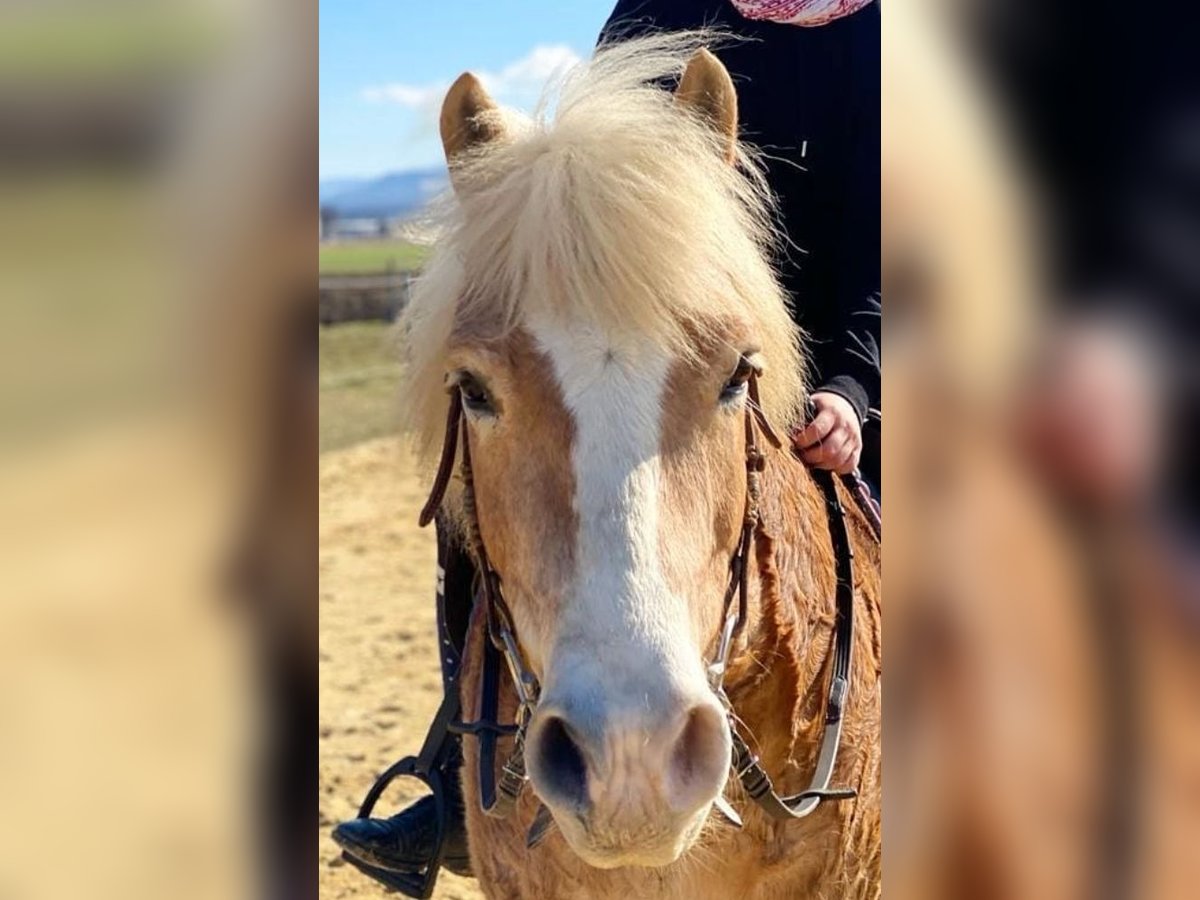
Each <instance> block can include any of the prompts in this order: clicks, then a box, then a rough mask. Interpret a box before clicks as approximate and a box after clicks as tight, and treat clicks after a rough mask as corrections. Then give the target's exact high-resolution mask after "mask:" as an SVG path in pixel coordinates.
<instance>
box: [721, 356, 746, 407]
mask: <svg viewBox="0 0 1200 900" xmlns="http://www.w3.org/2000/svg"><path fill="white" fill-rule="evenodd" d="M753 371H754V366H753V365H752V364H751V362H750V360H748V359H747V358H746V357H745V356H744V355H743V356H741V357H740V358H739V359H738V364H737V368H736V369H734V370H733V374H732V375H730V376H729V380H728V381H726V382H725V387H723V388H721V400H722V401H723V402H729V401H733V400H736V399H737V398H739V397H741V396H742V394H744V393H745V392H746V383H747V382H749V381H750V375H751V373H752V372H753Z"/></svg>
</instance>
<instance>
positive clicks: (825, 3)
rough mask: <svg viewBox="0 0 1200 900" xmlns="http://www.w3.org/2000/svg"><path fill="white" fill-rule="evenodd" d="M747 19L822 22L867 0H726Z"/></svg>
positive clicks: (854, 10)
mask: <svg viewBox="0 0 1200 900" xmlns="http://www.w3.org/2000/svg"><path fill="white" fill-rule="evenodd" d="M730 2H731V3H733V5H734V6H735V7H736V8H737V11H738V12H740V13H741V14H742V15H743V16H745V17H746V18H747V19H767V20H768V21H771V22H783V23H786V24H788V25H803V26H806V27H812V26H814V25H824V24H826V23H827V22H832V21H833V20H834V19H840V18H841V17H842V16H848V15H850V13H852V12H857V11H858V10H860V9H862V8H863V7H864V6H866V5H867V4H868V3H870V2H871V0H730Z"/></svg>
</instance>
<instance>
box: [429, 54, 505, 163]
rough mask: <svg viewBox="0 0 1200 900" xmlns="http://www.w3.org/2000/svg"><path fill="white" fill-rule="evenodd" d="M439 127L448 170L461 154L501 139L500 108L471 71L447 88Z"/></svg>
mask: <svg viewBox="0 0 1200 900" xmlns="http://www.w3.org/2000/svg"><path fill="white" fill-rule="evenodd" d="M439 124H440V129H441V133H442V147H443V149H444V150H445V151H446V161H447V162H448V163H449V164H450V166H451V168H453V167H454V159H455V157H457V156H459V155H460V154H461V153H463V152H465V151H467V150H470V149H472V148H474V147H479V146H482V145H484V144H488V143H490V142H492V141H495V140H499V139H500V138H502V137H503V136H504V125H503V123H502V122H501V120H500V107H499V106H497V105H496V101H494V100H493V99H492V98H491V97H490V96H489V95H488V92H487V91H485V90H484V89H483V85H482V84H481V83H480V82H479V79H478V78H476V77H475V76H474V75H472V74H471V73H470V72H463V73H462V74H461V75H459V76H458V80H457V81H455V82H454V84H452V85H450V90H449V91H448V92H447V93H446V99H445V100H443V101H442V116H441V121H440V123H439Z"/></svg>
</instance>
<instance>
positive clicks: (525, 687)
mask: <svg viewBox="0 0 1200 900" xmlns="http://www.w3.org/2000/svg"><path fill="white" fill-rule="evenodd" d="M760 374H761V373H760V371H759V370H755V371H752V372H751V375H750V379H749V384H748V399H747V402H746V409H745V441H746V444H745V446H746V452H745V466H746V507H745V515H744V517H743V520H742V527H741V532H740V535H739V538H738V543H737V548H736V549H735V550H734V553H733V556H732V557H731V559H730V563H729V586H728V587H727V588H726V590H725V596H724V602H723V614H722V621H721V628H720V631H719V632H718V634H717V647H716V652H715V653H714V655H713V658H712V660H711V661H710V662H709V664H708V666H707V673H708V683H709V687H710V688H711V689H712V691H713V693H715V694H716V695H717V697H718V698H719V699H720V701H721V703H722V705H723V706H724V707H725V709H726V713H727V715H728V718H729V728H730V734H731V736H732V742H733V753H732V759H731V765H732V768H733V770H734V772H735V773H736V774H737V776H738V779H739V781H740V782H741V784H742V787H743V788H744V789H745V791H746V794H747V795H748V796H749V797H750V798H751V799H752V800H754V801H755V802H756V803H757V804H758V805H759V806H760V807H761V808H762V809H763V811H764V812H765V813H766V814H767V815H769V816H771V817H772V818H774V819H781V820H785V819H799V818H803V817H805V816H807V815H809V814H810V813H811V812H813V811H814V810H815V809H816V808H817V807H818V806H819V805H820V804H821V803H822V802H823V801H826V800H842V799H846V798H850V797H853V796H855V792H854V791H853V790H852V789H830V787H829V783H830V779H831V778H832V775H833V768H834V765H835V763H836V761H837V753H838V745H839V743H840V741H841V733H842V710H843V708H844V705H845V701H846V695H847V692H848V689H849V684H850V650H851V638H852V636H853V630H854V602H853V601H854V572H853V556H854V554H853V550H852V548H851V545H850V539H849V535H848V533H847V528H846V522H845V510H844V509H843V507H842V504H841V500H840V499H839V497H838V493H837V488H836V486H835V483H834V478H833V476H832V475H831V474H830V473H829V472H824V471H820V470H813V477H814V479H815V480H816V481H817V483H818V485H819V486H820V487H821V490H822V493H823V494H824V497H825V502H826V507H827V512H828V514H829V523H830V532H831V534H832V539H833V545H834V552H835V557H836V560H837V565H836V567H837V572H836V574H837V596H836V601H837V602H836V606H837V621H836V625H835V629H834V641H833V643H834V647H833V672H832V677H831V679H830V683H829V691H828V695H827V700H826V705H825V722H824V733H823V738H822V743H821V750H820V754H819V756H818V758H817V765H816V770H815V772H814V774H813V778H812V782H811V784H810V785H809V787H808V789H807V790H805V791H803V792H801V793H799V794H795V795H793V796H780V795H779V794H778V793H776V791H775V789H774V785H773V784H772V782H771V779H770V777H769V776H768V775H767V773H766V771H765V770H764V769H763V767H762V765H761V763H760V761H759V758H758V756H757V755H755V754H754V752H753V751H752V750H751V749H750V746H749V744H748V743H747V742H746V740H745V738H743V737H742V735H741V734H740V733H739V731H738V727H737V717H736V716H735V715H734V711H733V704H732V703H731V702H730V700H729V697H728V695H727V694H726V692H725V688H724V682H725V676H726V673H727V670H728V663H729V655H730V652H731V650H732V648H733V645H734V644H735V643H736V642H737V638H738V636H739V635H740V634H741V632H742V630H743V629H744V628H745V625H746V622H747V620H748V618H749V611H748V604H749V593H750V590H749V581H750V554H751V552H752V549H753V547H754V545H755V542H756V540H757V539H758V538H759V537H761V536H762V515H761V509H760V502H761V487H760V479H761V474H762V471H763V469H764V466H765V463H766V458H765V457H764V456H763V453H762V451H761V450H760V449H759V444H758V434H759V432H761V433H762V435H763V436H764V437H765V438H766V440H767V441H768V442H769V443H770V444H771V445H772V446H773V447H775V448H776V449H778V448H780V447H781V446H782V441H781V440H780V438H779V436H778V435H777V434H776V432H775V430H774V429H773V428H772V427H771V424H770V422H769V421H768V420H767V418H766V416H765V414H764V413H763V410H762V404H761V403H760V402H759V393H758V378H759V375H760ZM460 441H461V443H462V454H461V460H462V461H461V467H460V468H461V478H462V483H463V497H462V503H463V517H462V518H463V527H464V530H465V537H466V543H467V549H468V551H469V552H470V553H471V555H472V557H473V558H474V561H475V565H476V568H477V570H478V577H479V586H478V591H477V594H476V603H477V604H479V605H480V607H481V609H480V612H481V613H482V615H483V616H484V619H485V622H486V626H487V634H488V639H489V645H488V647H487V648H486V649H485V655H484V671H483V678H482V686H481V702H480V711H479V717H478V719H477V720H476V721H474V722H462V721H455V722H451V723H450V724H449V727H448V730H449V731H452V732H456V733H459V734H470V735H474V736H476V737H479V738H480V756H479V777H480V794H481V797H480V803H481V806H482V809H483V811H484V812H485V813H487V814H488V815H490V816H496V817H503V816H506V815H507V814H508V813H510V812H511V811H512V809H513V808H514V806H515V805H516V802H517V799H518V798H519V797H520V795H521V791H522V789H523V788H524V786H525V783H526V781H527V780H528V777H527V775H526V772H525V755H524V748H525V732H526V729H527V727H528V725H529V721H530V718H531V717H532V715H533V711H534V709H535V708H536V706H537V702H538V696H539V690H540V685H539V683H538V679H537V676H536V675H534V674H533V672H532V671H530V669H529V667H528V665H527V664H526V662H525V658H524V656H523V654H522V653H521V646H520V643H519V642H518V640H517V637H516V627H515V625H514V623H513V617H512V613H511V611H510V609H509V607H508V604H507V603H506V602H505V600H504V593H503V591H502V589H501V581H500V576H499V574H498V573H497V572H496V570H495V568H494V567H493V566H492V562H491V559H490V557H489V556H488V552H487V547H486V545H485V544H484V541H483V536H482V534H481V532H480V529H479V510H478V507H477V505H476V497H475V480H474V469H473V468H472V464H471V439H470V431H469V429H468V427H467V423H466V421H465V420H464V419H463V415H462V395H461V393H460V392H459V391H458V390H457V389H455V390H453V392H452V394H451V398H450V409H449V412H448V414H447V417H446V434H445V439H444V441H443V445H442V455H441V461H440V463H439V465H438V470H437V475H436V477H435V478H434V482H433V488H432V490H431V492H430V495H429V499H428V501H427V502H426V503H425V506H424V508H423V509H422V510H421V515H420V518H419V522H420V524H421V525H422V526H425V525H428V524H429V523H430V522H431V521H432V520H433V518H434V515H435V514H436V513H437V511H438V509H439V508H440V507H441V505H442V500H443V498H444V496H445V493H446V488H447V487H448V485H449V483H450V478H451V476H452V473H453V468H454V462H455V459H456V457H457V456H458V452H457V450H458V443H459V442H460ZM497 656H500V657H502V658H503V659H504V661H505V663H506V664H507V668H508V671H509V675H510V677H511V679H512V683H513V686H514V687H515V689H516V693H517V701H518V707H517V713H516V716H515V722H514V723H513V724H511V725H503V724H500V723H499V722H498V721H497V699H496V695H497V692H498V687H499V685H498V678H497V675H496V668H497V665H498V663H497V661H496V658H497ZM498 735H511V736H512V737H513V748H512V751H511V753H510V754H509V756H508V759H507V761H506V762H505V763H504V765H503V767H502V769H501V774H500V779H499V782H498V783H497V782H496V780H495V774H494V773H495V741H496V737H497V736H498ZM717 805H718V808H719V809H720V811H721V812H722V813H723V815H725V817H726V818H728V819H730V820H731V821H732V822H733V823H734V824H737V825H740V824H741V820H740V818H739V817H738V815H737V813H736V812H734V810H733V809H732V808H731V807H730V806H729V805H728V803H726V802H725V801H724V799H723V798H718V802H717ZM550 822H551V820H550V817H549V815H548V814H547V812H546V810H545V808H542V809H540V810H539V814H538V816H537V818H536V819H535V821H534V825H533V827H532V828H531V829H530V833H529V836H528V843H529V845H530V846H533V845H535V844H536V843H538V841H540V839H541V838H542V837H543V836H544V835H545V834H546V832H547V831H548V828H549V825H550Z"/></svg>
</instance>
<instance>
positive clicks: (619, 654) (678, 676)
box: [532, 323, 703, 712]
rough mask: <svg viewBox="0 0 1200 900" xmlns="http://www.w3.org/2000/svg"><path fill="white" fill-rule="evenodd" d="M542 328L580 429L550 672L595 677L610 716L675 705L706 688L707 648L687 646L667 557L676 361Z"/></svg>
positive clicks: (601, 338)
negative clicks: (667, 405) (663, 489)
mask: <svg viewBox="0 0 1200 900" xmlns="http://www.w3.org/2000/svg"><path fill="white" fill-rule="evenodd" d="M532 330H533V333H534V336H535V338H536V339H537V341H538V342H539V344H540V345H541V347H542V349H543V351H544V352H545V353H546V354H547V355H548V356H549V357H550V359H551V361H552V363H553V366H554V370H555V374H556V376H557V379H558V383H559V386H560V388H561V391H562V396H563V400H564V402H565V405H566V408H567V411H568V412H569V413H570V415H571V417H572V418H573V420H574V424H575V442H574V447H573V449H572V469H573V472H574V478H575V497H574V507H575V513H576V517H577V521H578V532H577V535H576V545H575V560H576V567H575V573H574V581H573V583H572V585H571V586H570V588H569V589H568V593H567V596H565V597H564V598H563V607H562V609H561V610H560V611H559V618H558V628H557V632H558V634H557V638H556V643H555V647H554V649H553V650H552V651H551V657H550V660H549V662H550V666H549V669H550V670H551V671H550V672H548V675H549V676H550V678H551V679H552V680H560V679H564V678H569V679H571V680H572V682H574V684H573V687H575V688H578V687H580V683H581V682H582V681H583V680H584V679H591V680H593V682H598V683H596V686H595V687H593V688H592V689H591V691H592V693H597V692H598V691H599V684H603V685H604V687H603V691H604V700H603V705H604V706H605V707H606V709H607V711H609V712H616V711H619V710H620V709H622V708H627V706H628V705H629V704H630V703H633V702H636V703H637V704H639V705H641V704H644V705H645V706H646V707H651V708H654V707H655V706H657V703H658V702H662V703H670V702H671V698H670V696H668V694H669V693H670V692H673V691H678V690H679V689H680V688H681V687H684V686H685V685H686V686H689V687H694V685H693V682H694V681H695V680H696V679H699V680H700V681H702V680H703V672H702V669H701V666H700V663H699V657H698V655H697V650H696V649H695V648H691V647H688V646H686V644H687V643H688V641H687V635H688V634H689V629H688V626H687V622H688V618H687V616H688V612H687V607H686V604H685V603H684V601H683V599H682V598H680V597H677V596H675V595H674V594H672V592H671V591H670V590H669V588H668V586H667V584H666V583H665V580H664V577H663V573H662V567H661V565H660V561H659V516H658V511H659V488H660V481H661V474H662V470H661V461H660V457H659V446H660V440H661V434H662V409H663V394H664V390H665V387H666V381H667V377H668V374H669V371H670V366H671V358H670V357H669V356H668V355H667V354H666V353H664V352H663V350H662V349H661V348H658V347H654V346H651V345H650V344H649V342H646V341H642V340H639V339H637V338H633V339H624V340H623V341H622V342H620V343H614V342H613V340H612V338H611V336H608V335H602V334H599V333H597V332H596V331H594V330H589V329H586V328H564V327H562V326H558V325H547V324H544V323H543V324H541V325H540V326H535V327H534V328H533V329H532ZM680 643H682V644H683V645H684V646H679V645H678V644H680ZM564 657H566V658H569V660H570V662H569V664H568V663H564V662H563V660H564ZM556 662H557V663H558V664H557V665H556ZM693 669H694V670H695V671H692V670H693ZM664 675H666V676H667V677H663V676H664ZM576 679H579V681H576ZM562 686H563V687H566V685H562ZM548 687H550V689H551V691H552V692H556V691H554V687H553V685H552V684H551V685H548ZM623 688H624V690H623ZM632 692H636V693H637V696H636V697H631V696H628V694H630V693H632ZM650 692H653V693H659V692H664V693H663V695H661V696H655V697H652V696H651V693H650ZM647 711H648V710H647Z"/></svg>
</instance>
